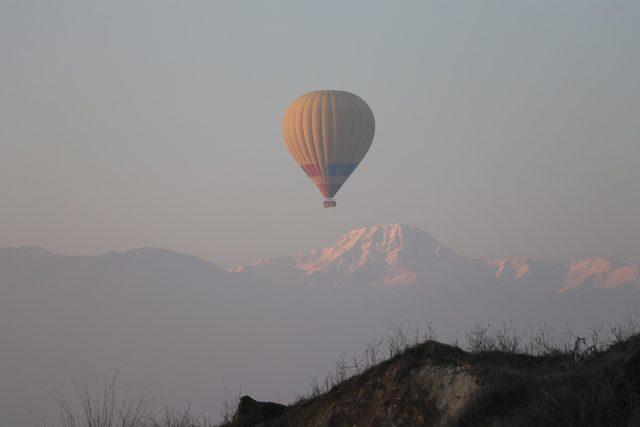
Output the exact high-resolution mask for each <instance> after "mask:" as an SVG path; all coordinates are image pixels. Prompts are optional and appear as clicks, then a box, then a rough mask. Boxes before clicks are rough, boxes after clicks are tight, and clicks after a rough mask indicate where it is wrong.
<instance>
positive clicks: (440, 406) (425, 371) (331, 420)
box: [236, 357, 479, 426]
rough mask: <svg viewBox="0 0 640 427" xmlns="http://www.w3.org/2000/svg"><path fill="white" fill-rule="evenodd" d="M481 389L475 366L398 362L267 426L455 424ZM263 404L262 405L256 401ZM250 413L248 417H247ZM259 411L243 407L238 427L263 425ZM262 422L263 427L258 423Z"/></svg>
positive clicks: (306, 403)
mask: <svg viewBox="0 0 640 427" xmlns="http://www.w3.org/2000/svg"><path fill="white" fill-rule="evenodd" d="M478 389H479V386H478V383H477V381H476V378H475V375H474V374H473V372H472V370H471V367H470V366H469V365H468V364H466V363H464V362H462V361H461V362H460V363H457V362H456V363H454V364H452V365H447V364H442V363H438V362H436V361H433V360H430V359H428V358H426V359H423V360H418V359H415V358H406V357H396V358H393V359H392V360H390V361H388V362H385V363H382V364H380V365H378V366H376V367H374V368H372V369H369V370H368V371H366V372H364V373H363V374H361V375H359V376H357V377H354V378H352V379H350V380H347V381H345V382H343V383H341V384H339V385H338V386H336V387H334V388H333V389H332V390H331V392H329V393H326V394H324V395H322V396H318V397H314V398H311V399H308V400H306V401H303V402H300V403H299V404H297V405H295V406H294V407H291V408H289V409H288V410H287V411H286V412H285V413H284V415H283V416H281V417H279V418H278V419H271V420H268V419H263V420H262V422H264V423H265V424H263V425H265V426H371V425H379V426H408V425H434V426H441V425H442V426H444V425H449V424H451V423H452V422H454V421H455V420H456V419H457V418H458V416H459V414H460V413H461V411H462V410H463V408H464V407H465V405H467V404H468V402H469V401H470V400H471V399H473V398H474V396H475V395H476V393H477V391H478ZM256 404H257V405H262V403H260V402H256ZM243 412H244V413H243ZM249 412H251V413H255V407H251V406H249V407H245V408H243V407H242V405H241V408H240V411H238V413H237V414H236V423H237V424H236V425H237V426H249V425H260V424H259V421H258V420H257V419H256V417H255V416H252V417H251V420H248V419H247V417H246V414H248V413H249ZM256 423H257V424H256Z"/></svg>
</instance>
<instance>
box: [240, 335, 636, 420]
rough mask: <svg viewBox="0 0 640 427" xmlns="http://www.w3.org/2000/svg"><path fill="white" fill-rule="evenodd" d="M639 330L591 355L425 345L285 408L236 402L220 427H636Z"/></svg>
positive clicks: (252, 402) (246, 401)
mask: <svg viewBox="0 0 640 427" xmlns="http://www.w3.org/2000/svg"><path fill="white" fill-rule="evenodd" d="M638 421H640V336H636V337H633V338H631V339H629V340H627V341H625V342H622V343H619V344H616V345H614V346H612V347H611V348H610V349H609V350H607V351H604V352H597V353H594V354H593V355H592V356H590V358H589V359H588V360H587V361H586V362H585V363H584V364H580V365H575V364H574V363H573V359H572V357H571V354H568V353H567V354H562V353H554V354H549V355H545V356H530V355H525V354H512V353H501V352H485V353H468V352H465V351H463V350H461V349H459V348H457V347H452V346H448V345H444V344H440V343H437V342H433V341H428V342H426V343H424V344H421V345H419V346H416V347H414V348H411V349H409V350H407V351H405V352H403V353H401V354H399V355H397V356H395V357H394V358H392V359H390V360H388V361H385V362H383V363H381V364H379V365H376V366H374V367H372V368H370V369H368V370H366V371H365V372H363V373H361V374H359V375H357V376H355V377H352V378H350V379H348V380H346V381H343V382H342V383H339V384H338V385H336V386H334V387H333V388H332V389H331V390H329V391H328V392H327V393H324V394H321V395H317V396H313V397H310V398H307V399H304V400H301V401H299V402H296V403H294V404H292V405H290V406H286V407H285V406H282V405H279V404H274V403H261V402H256V401H254V400H253V399H251V398H250V397H248V396H245V397H243V398H242V399H241V401H240V405H239V406H238V411H237V413H236V416H235V418H234V421H233V423H231V424H230V425H229V427H247V426H262V427H285V426H310V427H311V426H317V427H320V426H336V427H342V426H344V427H355V426H381V427H400V426H503V425H504V426H539V425H562V426H578V425H579V426H586V425H594V426H599V425H607V426H614V425H615V426H617V425H620V426H628V425H640V424H636V422H638Z"/></svg>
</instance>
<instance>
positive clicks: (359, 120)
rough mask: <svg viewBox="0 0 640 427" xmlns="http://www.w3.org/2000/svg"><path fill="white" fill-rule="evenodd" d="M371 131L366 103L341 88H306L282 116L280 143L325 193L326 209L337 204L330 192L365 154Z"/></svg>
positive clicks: (368, 145) (350, 172)
mask: <svg viewBox="0 0 640 427" xmlns="http://www.w3.org/2000/svg"><path fill="white" fill-rule="evenodd" d="M374 131H375V121H374V118H373V112H372V111H371V108H369V106H368V105H367V103H366V102H364V101H363V100H362V99H361V98H360V97H358V96H356V95H354V94H352V93H349V92H344V91H340V90H320V91H316V92H309V93H306V94H304V95H302V96H300V97H298V98H297V99H296V100H295V101H293V102H292V103H291V105H289V108H287V111H286V113H285V115H284V118H283V119H282V133H283V134H284V141H285V144H286V146H287V148H288V149H289V152H290V153H291V156H292V157H293V159H294V160H295V161H296V163H298V165H300V167H301V168H302V170H303V171H304V172H305V173H306V174H307V175H308V176H309V178H311V180H312V181H313V183H314V184H315V185H316V187H318V189H319V190H320V192H321V193H322V195H323V196H324V197H325V201H324V207H325V208H328V207H335V206H336V202H335V200H333V196H335V194H336V193H337V192H338V190H339V189H340V187H342V184H344V182H345V181H346V180H347V178H349V176H350V175H351V174H352V173H353V171H354V170H355V169H356V167H357V166H358V164H359V163H360V162H361V161H362V159H363V158H364V156H365V154H367V151H368V150H369V147H370V146H371V142H372V141H373V134H374Z"/></svg>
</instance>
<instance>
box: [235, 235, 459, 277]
mask: <svg viewBox="0 0 640 427" xmlns="http://www.w3.org/2000/svg"><path fill="white" fill-rule="evenodd" d="M459 258H460V259H461V258H462V257H461V256H460V255H458V254H456V253H455V252H454V251H453V250H451V249H449V248H448V247H446V246H444V245H441V244H439V243H438V242H437V241H436V239H434V238H433V236H431V235H430V234H429V233H427V232H426V231H423V230H421V229H419V228H418V227H415V226H413V225H407V224H385V225H379V226H372V227H366V228H359V229H356V230H352V231H349V232H348V233H345V234H343V235H342V236H340V237H339V238H338V241H337V242H336V244H335V245H333V246H329V247H326V248H322V249H314V250H311V251H308V252H301V253H298V254H295V255H293V256H292V257H285V258H264V259H261V260H259V261H256V262H255V263H253V264H251V265H249V266H244V267H239V268H237V269H235V270H234V271H236V272H240V273H245V274H248V275H259V276H264V275H268V276H270V277H269V280H278V281H280V282H282V281H284V282H289V281H290V280H294V281H298V282H300V281H304V282H310V283H318V282H322V283H327V281H329V280H331V282H336V280H335V279H334V278H337V282H339V283H341V284H348V285H373V286H403V285H408V284H411V283H414V282H415V281H416V278H417V276H418V272H419V271H421V270H423V269H424V268H425V267H427V266H429V265H431V264H433V263H435V262H454V261H455V260H457V259H459ZM292 273H293V274H292ZM273 275H275V276H276V277H273Z"/></svg>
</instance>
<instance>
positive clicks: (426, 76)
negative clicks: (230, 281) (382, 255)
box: [0, 0, 640, 266]
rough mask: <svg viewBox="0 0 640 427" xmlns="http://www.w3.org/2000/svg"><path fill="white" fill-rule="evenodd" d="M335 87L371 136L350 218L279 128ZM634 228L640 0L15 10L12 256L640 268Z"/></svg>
mask: <svg viewBox="0 0 640 427" xmlns="http://www.w3.org/2000/svg"><path fill="white" fill-rule="evenodd" d="M316 89H341V90H348V91H351V92H354V93H356V94H358V95H359V96H361V97H362V98H363V99H365V100H366V101H367V103H368V104H369V105H370V106H371V108H372V109H373V112H374V114H375V117H376V136H375V139H374V142H373V145H372V147H371V150H370V151H369V154H368V155H367V157H366V158H365V160H364V162H363V163H362V164H361V165H360V167H359V169H358V170H357V171H356V172H355V174H354V175H353V176H352V177H351V179H350V180H349V181H348V182H347V184H346V185H345V186H344V187H343V188H342V190H341V191H340V193H339V194H338V196H337V201H338V208H337V209H323V208H322V197H321V196H320V194H319V192H318V191H317V189H316V188H315V187H314V186H313V184H312V183H311V182H310V181H309V180H308V179H307V178H306V176H305V175H304V173H303V172H302V171H301V170H300V169H299V168H298V166H297V165H296V164H295V163H294V162H293V160H292V159H291V158H290V156H289V153H288V152H287V150H286V149H285V147H284V144H283V141H282V136H281V133H280V120H281V118H282V115H283V113H284V110H285V108H286V107H287V105H288V104H289V103H290V102H291V101H292V100H293V99H294V98H295V97H297V96H298V95H300V94H302V93H304V92H307V91H311V90H316ZM639 218H640V6H639V3H638V2H635V1H628V2H623V1H606V2H605V1H586V0H576V1H564V2H557V1H540V0H535V1H519V2H507V1H501V2H497V1H496V2H490V1H483V2H478V1H468V2H462V1H459V2H444V1H441V2H427V1H422V0H421V1H416V2H409V1H403V2H392V1H385V2H374V1H370V0H367V1H322V2H319V1H314V2H310V1H309V2H301V1H288V2H276V1H268V2H267V1H264V2H258V1H255V2H243V1H229V2H214V1H191V2H186V1H157V0H154V1H130V0H128V1H121V2H117V1H108V2H87V1H77V2H69V1H60V0H55V1H24V0H15V1H7V0H2V1H0V246H14V245H27V244H37V245H42V246H44V247H46V248H48V249H50V250H52V251H55V252H60V253H70V254H95V253H100V252H104V251H108V250H123V249H129V248H133V247H139V246H158V247H164V248H168V249H174V250H177V251H181V252H187V253H191V254H194V255H198V256H201V257H204V258H206V259H210V260H213V261H215V262H217V263H219V264H222V265H225V266H234V265H237V264H242V263H246V262H249V261H252V260H254V259H255V258H258V257H262V256H274V255H285V254H290V253H293V252H295V251H298V250H302V249H307V248H310V247H314V246H320V245H324V244H328V243H331V242H333V241H334V239H335V238H336V237H337V236H338V235H339V234H340V233H342V232H344V231H347V230H349V229H351V228H356V227H361V226H366V225H373V224H380V223H391V222H405V223H412V224H415V225H417V226H419V227H421V228H424V229H425V230H427V231H429V232H431V233H432V234H433V235H434V236H435V237H436V238H437V239H439V240H440V241H442V242H443V243H445V244H448V245H449V246H451V247H453V248H454V249H455V250H457V251H458V252H460V253H462V254H464V255H467V256H481V257H500V256H506V255H509V256H528V257H531V258H538V259H553V260H566V259H569V258H572V257H581V256H591V255H597V256H604V257H609V258H615V259H621V260H626V261H632V262H640V219H639Z"/></svg>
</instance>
